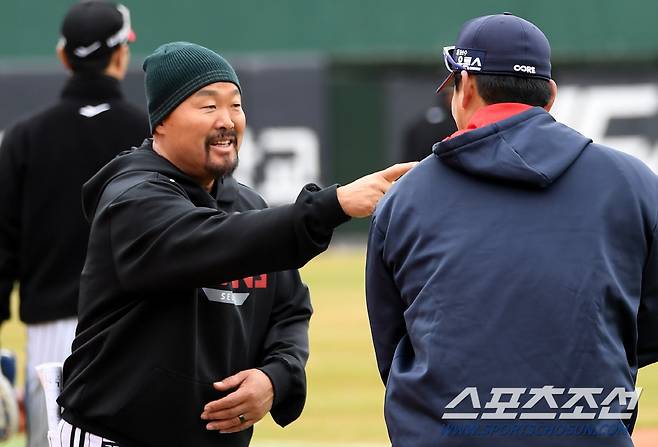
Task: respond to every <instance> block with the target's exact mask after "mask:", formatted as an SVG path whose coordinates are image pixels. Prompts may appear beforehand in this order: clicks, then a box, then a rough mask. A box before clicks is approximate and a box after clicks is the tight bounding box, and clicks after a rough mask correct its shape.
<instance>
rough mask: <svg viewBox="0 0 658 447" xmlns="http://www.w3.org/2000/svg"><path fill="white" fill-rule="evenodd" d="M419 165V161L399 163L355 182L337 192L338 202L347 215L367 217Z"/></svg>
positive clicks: (339, 188) (341, 187)
mask: <svg viewBox="0 0 658 447" xmlns="http://www.w3.org/2000/svg"><path fill="white" fill-rule="evenodd" d="M417 164H418V162H417V161H412V162H408V163H398V164H396V165H393V166H390V167H388V168H386V169H384V170H383V171H378V172H375V173H372V174H370V175H366V176H365V177H361V178H360V179H357V180H354V181H353V182H352V183H349V184H347V185H345V186H339V187H338V189H337V190H336V194H337V195H338V202H339V203H340V206H341V207H342V208H343V211H344V212H345V214H347V215H348V216H351V217H367V216H370V215H371V214H372V213H373V211H375V206H376V205H377V202H379V200H380V199H381V198H382V197H383V196H384V194H385V193H386V191H388V189H389V188H390V187H391V185H392V184H393V182H395V181H396V180H397V179H398V178H400V177H401V176H402V175H403V174H405V173H406V172H407V171H409V170H410V169H411V168H413V167H414V166H416V165H417Z"/></svg>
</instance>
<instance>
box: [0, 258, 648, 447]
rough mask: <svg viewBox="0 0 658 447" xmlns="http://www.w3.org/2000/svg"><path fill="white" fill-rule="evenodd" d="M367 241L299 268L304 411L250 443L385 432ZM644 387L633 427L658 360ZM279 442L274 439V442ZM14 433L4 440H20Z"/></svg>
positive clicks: (644, 419) (267, 425)
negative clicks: (307, 329) (307, 345)
mask: <svg viewBox="0 0 658 447" xmlns="http://www.w3.org/2000/svg"><path fill="white" fill-rule="evenodd" d="M364 255H365V250H364V249H354V250H333V251H330V252H328V253H325V254H323V255H322V256H320V257H319V258H316V259H315V260H313V261H311V262H310V263H309V265H307V266H306V267H305V268H304V269H303V270H302V276H303V278H304V281H305V282H306V283H307V284H308V285H309V287H310V288H311V295H312V298H313V305H314V308H315V314H314V315H313V319H312V320H311V358H310V360H309V364H308V383H309V393H308V401H307V404H306V409H305V410H304V414H303V415H302V417H301V418H300V419H299V420H298V421H296V422H295V423H293V424H292V425H290V426H289V427H286V428H285V429H282V428H280V427H278V426H276V425H275V424H274V423H273V422H272V420H271V419H269V417H268V418H267V419H265V420H264V421H262V422H260V423H259V424H258V425H257V427H256V434H255V437H254V440H255V442H254V445H255V447H258V445H259V444H261V445H262V444H263V443H265V442H267V443H270V442H278V443H279V444H281V445H285V442H284V441H291V442H292V441H298V442H304V441H305V442H315V441H328V440H331V441H334V442H337V443H345V444H349V443H352V442H367V443H381V444H382V445H386V444H385V443H386V441H387V436H386V429H385V426H384V421H383V417H382V399H383V393H384V387H383V386H382V384H381V381H380V380H379V376H378V373H377V369H376V366H375V358H374V354H373V351H372V344H371V340H370V331H369V328H368V320H367V314H366V308H365V299H364V283H363V271H364ZM1 337H2V338H1V339H2V344H3V346H4V347H8V348H12V349H15V350H16V351H17V352H19V359H20V360H21V361H22V359H23V356H22V355H20V353H21V352H22V347H23V344H24V331H23V329H22V326H20V324H18V323H17V322H15V321H12V322H10V323H7V324H5V325H4V326H3V329H2V333H1ZM639 384H640V386H642V387H644V391H643V394H642V397H641V399H640V417H639V420H638V427H658V365H653V366H652V367H649V368H645V369H644V370H642V371H641V373H640V378H639ZM279 444H277V445H279ZM23 445H24V442H23V441H22V440H21V439H16V440H14V441H13V442H12V443H9V444H6V446H7V447H22V446H23Z"/></svg>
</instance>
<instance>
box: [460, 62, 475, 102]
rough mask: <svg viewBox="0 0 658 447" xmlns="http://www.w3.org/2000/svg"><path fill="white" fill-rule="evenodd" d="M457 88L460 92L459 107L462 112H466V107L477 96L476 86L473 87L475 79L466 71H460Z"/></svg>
mask: <svg viewBox="0 0 658 447" xmlns="http://www.w3.org/2000/svg"><path fill="white" fill-rule="evenodd" d="M459 88H460V89H461V90H462V97H461V106H462V108H463V109H464V110H468V107H469V106H470V105H471V103H472V102H473V99H474V98H475V96H476V95H477V86H476V85H475V78H473V77H472V76H470V75H469V74H468V71H466V70H462V72H461V83H460V85H459Z"/></svg>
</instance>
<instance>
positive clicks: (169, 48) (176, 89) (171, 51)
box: [142, 42, 242, 131]
mask: <svg viewBox="0 0 658 447" xmlns="http://www.w3.org/2000/svg"><path fill="white" fill-rule="evenodd" d="M142 68H143V69H144V73H145V76H144V87H145V89H146V102H147V104H148V109H149V121H150V123H151V131H153V130H155V127H156V126H157V125H158V124H160V123H161V122H162V120H163V119H165V118H166V117H167V115H169V114H170V113H171V112H172V111H173V110H174V109H175V108H176V107H178V105H179V104H180V103H181V102H183V101H185V99H186V98H187V97H189V96H191V95H192V94H193V93H194V92H196V91H197V90H199V89H200V88H201V87H203V86H206V85H208V84H212V83H215V82H232V83H233V84H235V85H236V86H237V87H238V89H239V90H240V93H242V89H241V88H240V81H238V76H237V75H236V74H235V71H234V70H233V67H231V65H230V64H229V63H228V62H227V61H226V59H224V58H223V57H221V56H220V55H219V54H217V53H215V52H214V51H212V50H209V49H208V48H204V47H202V46H201V45H196V44H194V43H189V42H171V43H166V44H164V45H162V46H160V47H159V48H158V49H156V50H155V51H154V52H153V54H151V55H150V56H149V57H147V58H146V60H144V65H143V66H142Z"/></svg>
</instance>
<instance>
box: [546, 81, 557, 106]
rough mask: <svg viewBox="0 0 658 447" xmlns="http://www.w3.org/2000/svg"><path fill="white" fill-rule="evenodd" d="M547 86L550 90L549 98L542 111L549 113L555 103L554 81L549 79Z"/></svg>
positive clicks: (555, 90) (555, 86)
mask: <svg viewBox="0 0 658 447" xmlns="http://www.w3.org/2000/svg"><path fill="white" fill-rule="evenodd" d="M548 85H549V86H550V88H551V98H550V99H549V100H548V104H546V105H545V106H544V109H545V110H546V111H547V112H550V111H551V107H553V104H554V103H555V98H557V84H556V83H555V81H554V80H552V79H549V80H548Z"/></svg>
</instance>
